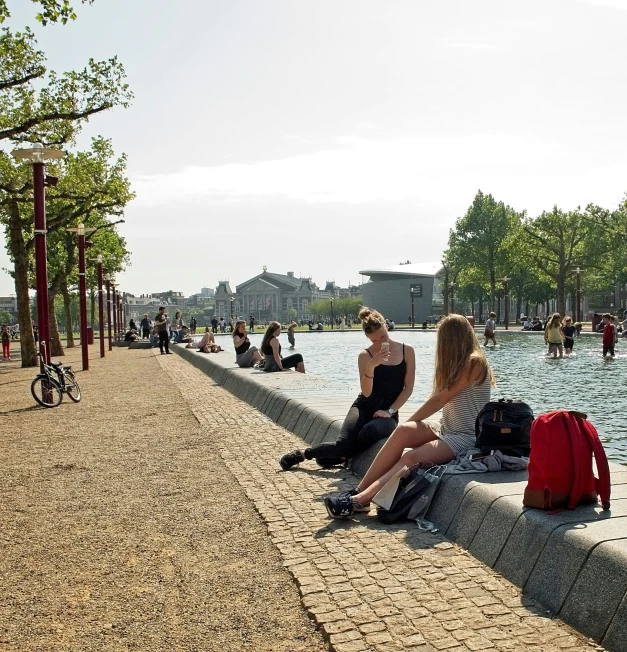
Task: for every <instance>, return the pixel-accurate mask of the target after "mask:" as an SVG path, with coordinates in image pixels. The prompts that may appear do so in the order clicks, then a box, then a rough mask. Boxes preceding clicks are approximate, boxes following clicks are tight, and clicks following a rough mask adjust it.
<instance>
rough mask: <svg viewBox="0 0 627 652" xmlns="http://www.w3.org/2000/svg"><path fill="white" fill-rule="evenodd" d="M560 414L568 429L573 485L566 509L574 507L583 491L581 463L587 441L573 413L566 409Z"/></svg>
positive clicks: (583, 459) (583, 458) (583, 471)
mask: <svg viewBox="0 0 627 652" xmlns="http://www.w3.org/2000/svg"><path fill="white" fill-rule="evenodd" d="M561 414H562V418H563V419H564V425H565V426H566V430H567V431H568V435H569V438H570V448H571V452H572V456H573V485H572V488H571V490H570V498H569V501H568V509H575V507H576V506H577V504H578V503H579V501H580V500H581V497H582V496H583V492H584V487H583V478H584V473H585V469H582V468H581V464H582V462H583V461H585V459H586V453H587V450H586V448H587V443H586V441H585V440H584V438H583V436H582V435H581V432H580V427H579V424H578V423H577V421H576V417H575V415H574V414H573V413H572V412H568V411H566V410H564V411H563V412H562V413H561Z"/></svg>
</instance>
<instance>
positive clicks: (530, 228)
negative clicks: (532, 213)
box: [523, 206, 597, 315]
mask: <svg viewBox="0 0 627 652" xmlns="http://www.w3.org/2000/svg"><path fill="white" fill-rule="evenodd" d="M523 228H524V231H525V234H526V235H527V236H528V247H527V256H529V257H531V258H532V259H533V260H534V261H535V263H536V264H537V266H538V267H539V268H540V270H541V274H540V279H542V278H543V277H544V278H546V279H550V280H551V281H552V282H553V283H554V286H555V288H556V293H557V311H558V312H559V313H560V314H561V315H563V314H564V312H565V311H566V284H567V281H568V279H569V276H570V275H572V270H573V268H574V267H575V266H576V264H577V263H578V262H580V261H581V260H582V258H583V255H584V245H583V243H584V242H585V240H586V238H588V237H590V238H592V239H594V236H595V229H596V228H597V226H596V224H595V222H594V221H593V220H591V219H587V218H586V216H584V215H583V213H582V212H581V210H580V209H577V210H574V211H570V212H568V213H565V212H564V211H561V210H560V209H559V208H557V206H554V207H553V210H552V211H549V212H547V211H544V212H543V213H542V214H541V215H540V216H539V217H537V218H535V219H527V220H526V221H525V224H524V227H523Z"/></svg>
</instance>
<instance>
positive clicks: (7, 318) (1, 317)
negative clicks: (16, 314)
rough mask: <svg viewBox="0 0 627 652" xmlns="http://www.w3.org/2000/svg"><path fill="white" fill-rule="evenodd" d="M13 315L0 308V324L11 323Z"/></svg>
mask: <svg viewBox="0 0 627 652" xmlns="http://www.w3.org/2000/svg"><path fill="white" fill-rule="evenodd" d="M12 323H13V315H12V314H11V313H10V312H9V311H8V310H0V324H12Z"/></svg>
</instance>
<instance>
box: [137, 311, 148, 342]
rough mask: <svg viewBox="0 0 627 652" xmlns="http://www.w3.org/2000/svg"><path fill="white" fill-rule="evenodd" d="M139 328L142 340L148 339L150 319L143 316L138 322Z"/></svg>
mask: <svg viewBox="0 0 627 652" xmlns="http://www.w3.org/2000/svg"><path fill="white" fill-rule="evenodd" d="M139 327H140V328H141V330H142V340H147V339H149V338H150V319H148V315H144V316H143V317H142V320H141V321H140V322H139Z"/></svg>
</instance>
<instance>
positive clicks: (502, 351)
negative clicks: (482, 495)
mask: <svg viewBox="0 0 627 652" xmlns="http://www.w3.org/2000/svg"><path fill="white" fill-rule="evenodd" d="M391 335H392V337H393V339H395V340H397V341H399V342H406V343H407V344H411V345H412V346H413V347H414V349H415V351H416V380H415V385H414V392H413V394H412V396H411V398H410V400H409V403H411V404H415V405H416V406H418V405H420V404H421V403H422V402H423V401H424V400H425V399H426V398H427V397H428V396H429V393H430V391H431V383H432V380H433V362H434V355H435V342H436V334H435V332H422V331H414V332H412V331H395V332H394V333H392V334H391ZM261 338H262V335H261V334H251V335H250V340H251V342H252V343H253V344H255V345H256V346H259V345H260V344H261ZM497 338H498V342H499V346H498V347H497V348H496V349H492V348H491V347H488V348H487V349H484V351H485V354H486V357H487V358H488V361H489V363H490V365H491V366H492V370H493V372H494V376H495V378H496V388H494V389H493V390H492V397H493V398H501V397H505V398H517V399H520V400H523V401H525V402H526V403H529V405H530V406H531V407H532V409H533V411H534V413H535V414H536V415H537V414H540V413H542V412H548V411H550V410H557V409H574V410H578V411H580V412H585V413H586V414H587V415H588V418H589V420H590V421H591V422H592V423H593V424H594V426H595V427H596V429H597V430H598V432H599V435H600V437H601V439H602V441H603V443H604V445H605V448H606V451H607V454H608V457H610V459H612V460H613V461H615V462H619V463H622V464H627V425H626V423H625V421H624V418H625V416H624V415H625V413H626V412H627V391H626V390H627V384H626V383H625V374H626V371H627V339H621V340H619V342H618V344H617V346H616V358H615V359H614V360H604V359H603V358H602V356H601V337H600V336H594V335H590V336H588V335H582V336H581V337H579V338H578V339H576V340H575V349H574V351H575V354H574V355H573V356H572V357H570V358H563V359H557V360H553V359H549V358H547V357H546V346H545V345H544V340H543V337H542V334H541V333H538V334H536V333H520V332H509V333H507V334H504V333H502V331H498V332H497ZM221 340H222V338H221ZM229 340H230V337H229ZM219 341H220V340H219ZM223 341H224V340H222V341H220V343H222V342H223ZM228 345H230V342H228ZM228 345H227V346H228ZM281 345H282V347H283V350H282V354H283V355H284V356H287V355H289V354H290V353H291V351H289V350H288V346H289V345H288V342H287V335H286V334H285V333H282V334H281ZM367 345H368V340H367V338H366V337H365V336H364V334H363V332H362V331H361V330H355V331H345V332H343V333H340V332H337V333H327V332H324V333H302V334H300V333H298V332H297V333H296V352H298V353H301V354H302V355H303V358H304V359H305V365H306V368H307V371H308V372H309V373H313V374H316V375H318V376H324V377H325V378H329V379H331V380H333V381H334V382H336V383H337V384H338V389H339V388H340V387H341V388H342V390H345V391H346V392H347V393H349V394H354V395H357V393H358V392H359V378H358V374H357V355H358V354H359V351H361V350H362V349H363V348H365V347H366V346H367ZM222 346H224V344H222ZM225 348H227V347H225ZM227 350H228V349H227Z"/></svg>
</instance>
